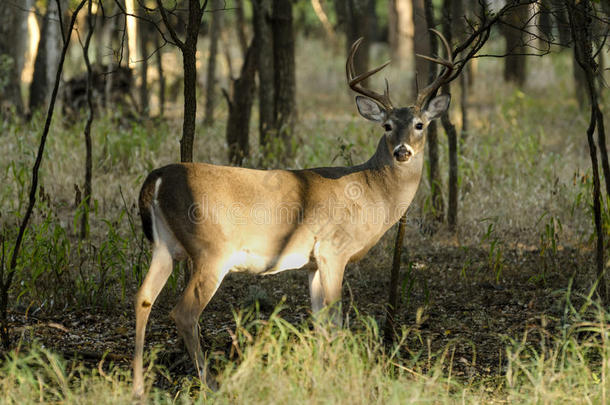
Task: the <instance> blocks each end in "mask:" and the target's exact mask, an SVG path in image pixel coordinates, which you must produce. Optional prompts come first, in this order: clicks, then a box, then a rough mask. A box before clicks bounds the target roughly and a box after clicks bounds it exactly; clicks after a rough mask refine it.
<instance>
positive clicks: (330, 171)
mask: <svg viewBox="0 0 610 405" xmlns="http://www.w3.org/2000/svg"><path fill="white" fill-rule="evenodd" d="M432 31H433V32H434V33H435V34H436V35H438V36H439V37H440V38H441V41H442V42H443V44H444V47H445V50H446V52H447V58H446V59H442V58H433V57H430V56H424V55H418V56H420V57H422V58H425V59H427V60H430V61H432V62H434V63H437V64H440V65H442V66H444V69H443V71H442V73H441V74H439V75H438V76H437V78H436V79H435V80H434V81H433V82H432V83H431V84H429V85H428V86H427V87H426V88H424V89H423V90H422V91H421V92H419V94H418V95H417V99H416V102H415V104H413V105H411V106H408V107H399V108H395V107H394V105H393V104H392V101H391V100H390V94H389V84H388V82H387V80H386V83H385V89H384V91H383V93H378V92H376V91H374V90H371V89H369V88H367V87H365V86H364V85H363V84H362V82H363V81H364V80H365V79H367V78H369V77H371V76H372V75H374V74H375V73H377V72H379V71H380V70H381V69H383V68H385V67H386V66H387V65H388V64H389V63H390V61H388V62H386V63H384V64H383V65H381V66H379V67H376V68H374V69H372V70H370V71H368V72H364V73H360V74H356V72H355V69H354V61H353V60H354V55H355V54H356V52H357V50H358V47H359V45H360V44H361V42H362V40H363V39H362V38H360V39H359V40H357V41H356V42H354V43H353V45H352V46H351V49H350V52H349V53H348V57H347V62H346V76H347V82H348V85H349V88H350V89H351V90H353V91H354V92H355V93H357V96H356V98H355V101H356V106H357V109H358V112H359V113H360V115H361V116H362V117H364V118H365V119H367V120H369V121H372V122H374V123H376V124H380V125H381V126H382V128H383V131H384V132H383V134H382V135H381V137H380V139H379V142H378V145H377V149H376V151H375V153H374V155H373V156H372V157H371V158H370V159H369V160H368V161H366V162H365V163H362V164H359V165H356V166H349V167H319V168H311V169H302V170H255V169H249V168H242V167H230V166H220V165H212V164H207V163H179V164H170V165H168V166H165V167H162V168H159V169H156V170H153V171H152V172H151V173H150V174H149V175H148V177H147V178H146V180H145V181H144V184H143V186H142V189H141V191H140V195H139V209H140V216H141V220H142V225H143V229H144V234H145V236H146V237H147V238H148V239H149V240H150V242H151V243H152V259H151V263H150V267H149V270H148V273H147V274H146V277H145V278H144V281H143V282H142V285H141V286H140V288H139V290H138V291H137V293H136V296H135V302H134V305H135V315H136V326H135V353H134V359H133V384H134V394H135V396H136V397H140V396H141V395H142V394H143V392H144V385H143V371H142V367H143V366H142V363H143V360H142V356H143V348H144V335H145V329H146V324H147V321H148V317H149V315H150V312H151V307H152V305H153V304H154V302H155V300H156V298H157V296H158V295H159V293H160V291H161V289H162V288H163V286H164V285H165V284H166V282H167V280H168V278H169V276H170V274H171V272H172V269H173V261H174V260H175V261H180V260H185V259H187V258H190V259H191V260H192V269H193V270H192V274H191V278H190V280H189V282H188V283H187V286H186V287H185V289H184V291H183V293H182V295H181V297H180V298H179V299H178V302H177V304H176V305H175V307H174V308H173V309H172V310H171V312H170V317H171V318H172V319H173V321H174V322H175V324H176V327H177V329H178V332H179V334H180V336H181V337H182V339H183V341H184V344H185V346H186V350H187V351H188V354H189V356H190V358H191V360H192V361H193V364H194V365H195V369H196V370H197V374H198V375H197V377H199V379H200V380H201V381H202V383H204V384H209V383H210V382H209V381H208V380H207V379H206V377H207V375H206V374H207V373H206V367H205V366H204V365H205V357H204V354H203V352H202V350H201V345H200V341H199V323H198V320H199V317H200V315H201V313H202V311H203V310H204V308H205V307H206V305H207V304H208V302H209V301H210V300H211V298H212V297H213V296H214V294H215V292H216V290H217V289H218V287H219V285H220V284H221V282H222V281H223V279H224V277H225V276H226V275H227V274H228V273H229V272H243V271H247V272H251V273H255V274H260V275H268V274H274V273H279V272H282V271H286V270H304V271H307V272H308V275H309V291H310V299H311V309H312V313H313V314H317V313H319V312H320V311H321V310H322V309H325V310H328V311H329V316H330V317H331V320H332V321H333V322H334V323H336V324H338V325H340V324H341V309H340V300H341V294H342V282H343V274H344V271H345V267H346V265H347V264H348V263H350V262H354V261H357V260H359V259H360V258H362V257H363V256H364V255H365V254H366V253H367V252H368V251H369V250H370V249H371V248H372V247H373V246H374V245H375V244H376V243H377V242H378V241H379V239H380V238H381V237H382V236H383V235H384V233H385V232H386V231H387V230H388V229H389V228H390V227H391V226H392V225H394V224H395V223H396V222H397V221H398V220H399V219H400V218H401V217H402V215H403V214H404V213H405V212H406V210H407V208H408V207H409V205H410V204H411V201H412V200H413V198H414V196H415V193H416V191H417V189H418V187H419V183H420V179H421V176H422V169H423V166H424V148H425V143H426V128H427V126H428V124H429V123H430V122H431V121H432V120H434V119H437V118H438V117H439V116H441V115H442V114H443V113H444V112H445V111H447V109H448V107H449V103H450V95H448V94H441V95H438V96H435V97H433V95H434V94H435V93H436V92H437V90H438V89H439V88H440V87H441V85H442V84H443V83H445V82H446V81H448V79H449V77H450V76H451V73H452V71H453V68H454V65H453V62H452V61H453V56H452V53H451V48H450V46H449V44H448V42H447V40H446V39H445V38H444V37H443V36H442V34H440V33H439V32H438V31H435V30H432Z"/></svg>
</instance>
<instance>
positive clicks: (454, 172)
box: [441, 0, 458, 233]
mask: <svg viewBox="0 0 610 405" xmlns="http://www.w3.org/2000/svg"><path fill="white" fill-rule="evenodd" d="M450 3H451V0H443V20H442V28H443V35H444V36H445V38H446V39H447V41H448V42H449V43H450V44H451V41H452V38H453V35H452V17H453V16H452V15H451V4H450ZM450 87H451V84H450V83H446V84H444V85H443V93H445V94H450V93H451V90H450ZM441 123H442V124H443V128H444V129H445V133H446V134H447V141H448V144H449V183H448V186H449V192H448V195H449V203H448V207H447V223H448V225H449V230H450V231H451V232H453V233H455V232H456V231H457V221H458V145H457V131H456V129H455V126H454V125H453V124H452V123H451V119H450V117H449V112H448V111H445V112H444V113H443V115H442V116H441Z"/></svg>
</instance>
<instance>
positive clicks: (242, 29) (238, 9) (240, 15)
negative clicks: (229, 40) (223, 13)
mask: <svg viewBox="0 0 610 405" xmlns="http://www.w3.org/2000/svg"><path fill="white" fill-rule="evenodd" d="M235 15H236V16H237V27H236V28H237V38H238V39H239V47H240V48H241V54H242V55H244V58H245V57H246V52H247V51H248V40H247V39H246V17H245V16H244V0H236V2H235Z"/></svg>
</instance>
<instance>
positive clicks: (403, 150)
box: [394, 144, 413, 162]
mask: <svg viewBox="0 0 610 405" xmlns="http://www.w3.org/2000/svg"><path fill="white" fill-rule="evenodd" d="M411 156H413V149H411V148H410V147H409V146H408V145H405V144H402V145H398V146H397V147H396V148H394V157H395V158H396V160H398V161H399V162H406V161H407V160H409V159H410V158H411Z"/></svg>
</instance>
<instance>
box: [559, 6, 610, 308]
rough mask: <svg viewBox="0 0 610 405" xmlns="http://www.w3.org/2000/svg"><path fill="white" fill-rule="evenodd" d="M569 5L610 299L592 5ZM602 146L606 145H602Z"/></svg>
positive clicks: (602, 280)
mask: <svg viewBox="0 0 610 405" xmlns="http://www.w3.org/2000/svg"><path fill="white" fill-rule="evenodd" d="M566 3H567V6H568V17H569V21H570V27H571V32H572V38H573V40H574V58H575V59H576V61H577V62H578V64H579V66H580V67H581V68H582V70H583V71H584V73H585V77H586V81H587V89H588V92H589V100H590V105H591V118H590V120H589V127H588V128H587V142H588V144H589V156H590V158H591V168H592V170H593V215H594V221H595V233H596V235H597V245H596V260H595V262H596V268H597V292H598V293H599V295H600V297H601V298H602V300H603V301H604V302H605V303H607V302H608V298H609V296H608V284H607V282H606V274H605V261H604V230H603V225H602V197H601V185H600V176H599V163H598V159H597V148H596V145H595V139H594V134H595V129H596V128H597V131H598V134H597V135H598V143H599V147H600V153H601V155H602V168H603V170H604V177H605V179H606V193H608V190H609V189H610V183H609V181H610V169H609V168H608V155H607V152H606V150H605V149H606V146H605V143H606V139H605V138H606V134H605V129H604V124H603V115H602V113H601V110H600V109H599V104H598V97H597V89H596V86H595V75H594V71H595V68H596V62H595V60H594V59H593V52H592V50H593V40H592V33H591V16H592V5H591V3H590V1H589V0H580V1H578V2H575V1H574V0H567V1H566ZM602 145H603V146H602Z"/></svg>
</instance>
